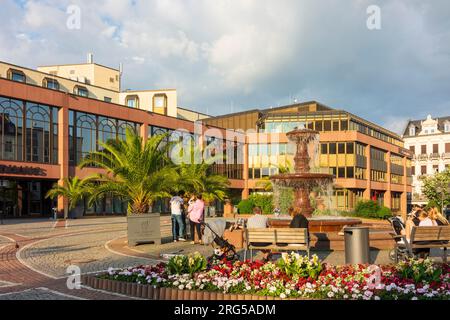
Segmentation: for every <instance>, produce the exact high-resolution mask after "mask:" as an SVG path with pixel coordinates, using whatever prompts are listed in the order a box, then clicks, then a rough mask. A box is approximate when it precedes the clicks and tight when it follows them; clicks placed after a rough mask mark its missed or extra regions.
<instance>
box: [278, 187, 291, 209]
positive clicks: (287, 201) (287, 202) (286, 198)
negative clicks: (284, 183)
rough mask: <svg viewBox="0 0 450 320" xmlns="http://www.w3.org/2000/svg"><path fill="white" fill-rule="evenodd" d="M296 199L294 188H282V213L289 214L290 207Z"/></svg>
mask: <svg viewBox="0 0 450 320" xmlns="http://www.w3.org/2000/svg"><path fill="white" fill-rule="evenodd" d="M293 201H294V190H293V189H292V188H280V190H279V197H278V206H279V207H280V211H281V213H282V214H288V209H289V207H291V206H292V202H293Z"/></svg>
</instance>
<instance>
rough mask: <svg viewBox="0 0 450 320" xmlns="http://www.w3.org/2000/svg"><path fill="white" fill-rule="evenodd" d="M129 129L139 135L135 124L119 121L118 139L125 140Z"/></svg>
mask: <svg viewBox="0 0 450 320" xmlns="http://www.w3.org/2000/svg"><path fill="white" fill-rule="evenodd" d="M127 129H131V130H133V131H134V132H135V133H136V134H139V128H138V126H137V125H136V124H135V123H132V122H128V121H123V120H119V125H118V128H117V137H118V138H119V139H125V132H126V131H127Z"/></svg>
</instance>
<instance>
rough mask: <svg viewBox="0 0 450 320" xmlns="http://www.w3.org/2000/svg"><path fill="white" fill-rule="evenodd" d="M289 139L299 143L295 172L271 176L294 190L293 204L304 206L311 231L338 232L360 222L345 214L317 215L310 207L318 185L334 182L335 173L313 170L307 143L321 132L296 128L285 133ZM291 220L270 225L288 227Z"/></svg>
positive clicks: (278, 184) (277, 184)
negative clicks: (313, 191)
mask: <svg viewBox="0 0 450 320" xmlns="http://www.w3.org/2000/svg"><path fill="white" fill-rule="evenodd" d="M286 136H287V138H288V139H289V141H291V142H294V143H295V144H296V146H297V148H296V153H295V156H294V173H284V174H279V175H275V176H272V177H271V180H272V183H273V184H274V185H275V186H277V187H288V188H292V189H293V191H294V201H293V204H292V206H293V207H299V208H301V211H302V214H303V215H304V216H305V217H307V218H308V219H309V220H311V223H310V231H313V232H314V231H315V232H329V231H339V230H341V229H342V227H343V226H345V225H356V224H360V223H361V220H359V219H352V218H344V217H334V216H333V217H326V216H320V217H317V218H316V217H314V218H312V213H313V211H314V209H313V208H312V206H311V201H310V198H309V196H310V194H311V191H312V189H313V188H315V187H322V188H324V187H327V186H330V185H331V184H332V183H333V175H331V174H326V173H317V172H311V167H310V161H311V157H310V155H309V152H308V145H309V144H310V143H311V142H313V141H315V140H316V139H317V138H318V136H319V132H318V131H314V130H310V129H296V130H294V131H291V132H288V133H287V134H286ZM289 222H290V220H285V219H273V220H272V221H271V225H272V226H274V227H286V226H288V225H289Z"/></svg>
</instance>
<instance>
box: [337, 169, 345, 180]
mask: <svg viewBox="0 0 450 320" xmlns="http://www.w3.org/2000/svg"><path fill="white" fill-rule="evenodd" d="M338 178H345V167H339V168H338Z"/></svg>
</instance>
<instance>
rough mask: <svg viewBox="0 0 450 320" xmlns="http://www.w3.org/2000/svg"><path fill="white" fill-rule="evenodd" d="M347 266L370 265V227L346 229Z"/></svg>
mask: <svg viewBox="0 0 450 320" xmlns="http://www.w3.org/2000/svg"><path fill="white" fill-rule="evenodd" d="M344 242H345V264H368V263H370V245H369V227H346V228H344Z"/></svg>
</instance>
